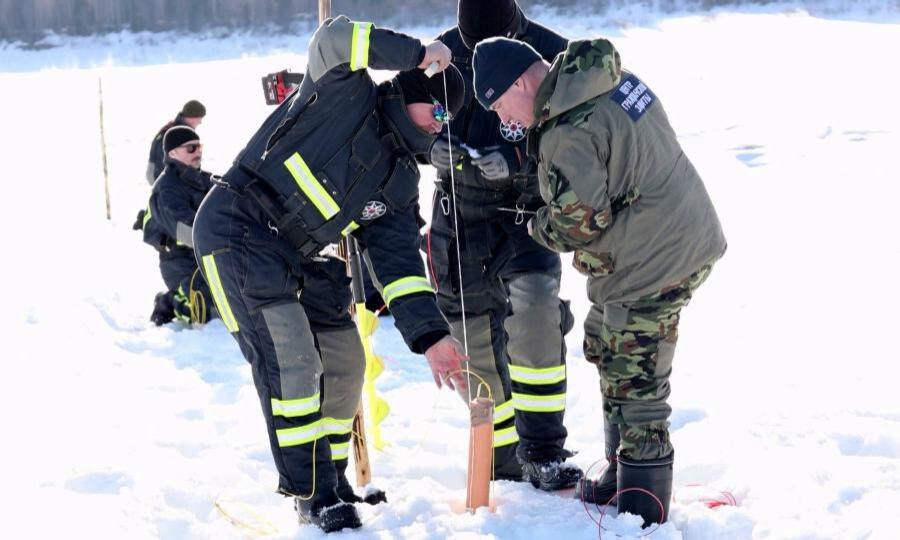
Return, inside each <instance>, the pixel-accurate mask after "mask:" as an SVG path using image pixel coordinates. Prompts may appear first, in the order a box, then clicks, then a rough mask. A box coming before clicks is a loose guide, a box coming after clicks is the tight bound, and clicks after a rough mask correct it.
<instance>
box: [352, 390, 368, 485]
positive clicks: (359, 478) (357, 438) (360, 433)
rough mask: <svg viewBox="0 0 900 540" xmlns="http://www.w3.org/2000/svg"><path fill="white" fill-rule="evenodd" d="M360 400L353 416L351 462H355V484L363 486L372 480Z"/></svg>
mask: <svg viewBox="0 0 900 540" xmlns="http://www.w3.org/2000/svg"><path fill="white" fill-rule="evenodd" d="M363 418H365V415H364V414H363V406H362V401H360V402H359V409H358V410H357V411H356V416H354V417H353V463H354V464H356V485H357V487H365V486H367V485H368V484H369V482H371V481H372V468H371V467H370V466H369V447H368V444H366V423H365V421H363Z"/></svg>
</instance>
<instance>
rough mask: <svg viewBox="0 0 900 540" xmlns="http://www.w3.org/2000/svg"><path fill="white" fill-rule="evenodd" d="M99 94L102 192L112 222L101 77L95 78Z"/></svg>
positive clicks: (107, 215) (108, 216) (108, 218)
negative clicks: (104, 195)
mask: <svg viewBox="0 0 900 540" xmlns="http://www.w3.org/2000/svg"><path fill="white" fill-rule="evenodd" d="M97 83H98V91H99V94H100V152H101V154H102V156H103V192H104V193H105V194H106V219H107V220H112V209H111V205H110V202H109V167H108V166H107V160H106V132H105V131H104V129H103V77H102V76H99V77H97Z"/></svg>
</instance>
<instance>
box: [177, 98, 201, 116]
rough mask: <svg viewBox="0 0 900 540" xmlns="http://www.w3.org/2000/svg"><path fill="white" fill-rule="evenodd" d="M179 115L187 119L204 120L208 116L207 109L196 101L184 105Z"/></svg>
mask: <svg viewBox="0 0 900 540" xmlns="http://www.w3.org/2000/svg"><path fill="white" fill-rule="evenodd" d="M178 114H180V115H181V116H183V117H185V118H203V117H204V116H206V107H204V106H203V104H202V103H200V102H199V101H197V100H196V99H192V100H190V101H188V102H187V103H185V104H184V107H182V108H181V112H179V113H178Z"/></svg>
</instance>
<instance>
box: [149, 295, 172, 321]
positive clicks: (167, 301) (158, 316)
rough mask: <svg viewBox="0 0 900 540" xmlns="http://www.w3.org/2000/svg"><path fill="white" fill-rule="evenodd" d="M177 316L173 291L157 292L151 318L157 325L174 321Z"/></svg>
mask: <svg viewBox="0 0 900 540" xmlns="http://www.w3.org/2000/svg"><path fill="white" fill-rule="evenodd" d="M174 318H175V301H174V295H173V294H172V291H169V292H161V293H156V297H155V298H154V299H153V313H151V314H150V320H151V321H153V324H155V325H156V326H162V325H164V324H166V323H169V322H172V319H174Z"/></svg>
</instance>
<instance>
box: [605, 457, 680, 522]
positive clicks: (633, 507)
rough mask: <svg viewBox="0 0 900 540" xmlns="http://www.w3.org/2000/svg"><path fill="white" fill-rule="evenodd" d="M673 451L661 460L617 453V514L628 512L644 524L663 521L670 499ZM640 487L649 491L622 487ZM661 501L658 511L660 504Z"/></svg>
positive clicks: (667, 511)
mask: <svg viewBox="0 0 900 540" xmlns="http://www.w3.org/2000/svg"><path fill="white" fill-rule="evenodd" d="M674 461H675V453H674V452H673V453H671V454H669V455H668V456H666V457H664V458H661V459H652V460H644V461H638V460H632V459H628V458H624V457H621V456H619V467H618V488H619V491H620V493H619V505H618V506H619V513H620V514H621V513H622V512H628V513H629V514H634V515H637V516H641V517H642V518H644V526H645V527H646V526H647V525H649V524H651V523H665V522H666V520H667V519H668V518H669V502H670V501H671V499H672V463H673V462H674ZM632 488H640V489H642V490H646V491H649V492H650V493H652V494H653V496H654V497H656V498H654V497H651V496H650V495H648V494H647V493H644V492H643V491H638V490H634V491H627V492H624V493H621V492H622V491H623V490H628V489H632ZM656 499H659V503H662V513H660V504H659V503H658V502H657V500H656Z"/></svg>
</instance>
